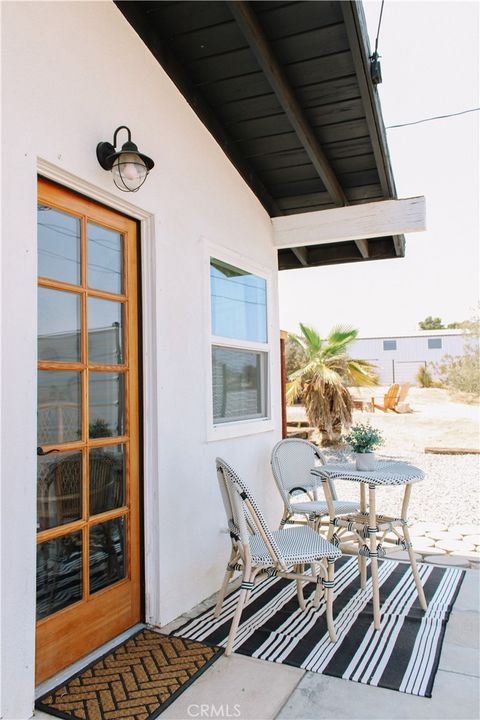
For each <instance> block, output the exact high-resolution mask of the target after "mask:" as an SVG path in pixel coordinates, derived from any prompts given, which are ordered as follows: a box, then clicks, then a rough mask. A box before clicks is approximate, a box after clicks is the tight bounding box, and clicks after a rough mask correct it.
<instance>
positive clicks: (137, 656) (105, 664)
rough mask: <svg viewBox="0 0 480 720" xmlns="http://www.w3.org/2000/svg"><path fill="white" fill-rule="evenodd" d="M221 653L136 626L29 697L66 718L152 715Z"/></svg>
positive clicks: (149, 718)
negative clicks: (63, 678) (135, 630)
mask: <svg viewBox="0 0 480 720" xmlns="http://www.w3.org/2000/svg"><path fill="white" fill-rule="evenodd" d="M222 654H223V649H222V648H218V647H212V646H211V645H210V646H207V645H203V643H201V642H196V641H194V640H185V639H183V638H179V637H171V636H166V635H161V634H160V633H157V632H154V631H153V630H140V632H138V633H136V634H135V635H133V636H132V637H130V638H128V640H126V641H125V642H123V643H122V644H121V645H118V647H116V648H115V649H114V650H111V651H110V652H108V653H106V654H105V655H104V656H103V657H102V658H100V659H99V660H95V662H93V663H91V664H90V665H88V666H87V667H86V668H85V669H84V670H82V671H80V672H79V673H77V674H75V675H74V676H73V677H71V678H70V679H69V680H67V681H66V682H64V683H62V684H61V685H59V686H58V687H56V688H55V689H54V690H52V691H51V692H48V693H46V694H45V695H43V696H42V697H41V698H40V699H39V700H37V702H36V703H35V705H36V707H37V708H38V709H39V710H43V711H45V712H47V713H50V715H55V716H56V717H61V718H66V720H77V719H78V720H153V718H156V717H158V716H159V715H160V713H162V712H163V710H165V708H166V707H168V705H170V703H172V702H173V701H174V700H175V699H176V698H177V697H178V696H179V695H180V694H181V693H182V692H183V691H184V690H186V688H187V687H188V686H189V685H191V683H192V682H193V681H194V680H196V679H197V677H199V676H200V675H201V674H202V673H203V672H204V671H205V670H206V669H207V668H208V667H209V666H210V665H211V664H212V663H214V662H215V661H216V660H218V658H219V657H220V656H221V655H222Z"/></svg>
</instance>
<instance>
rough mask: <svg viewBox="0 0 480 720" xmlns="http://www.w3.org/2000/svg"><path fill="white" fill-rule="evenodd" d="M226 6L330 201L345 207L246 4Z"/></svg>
mask: <svg viewBox="0 0 480 720" xmlns="http://www.w3.org/2000/svg"><path fill="white" fill-rule="evenodd" d="M227 5H228V7H229V8H230V11H231V13H232V15H233V17H234V19H235V21H236V23H237V25H238V27H239V29H240V31H241V32H242V34H243V36H244V37H245V40H246V41H247V43H248V45H249V47H250V49H251V50H252V52H253V54H254V55H255V58H256V60H257V62H258V63H259V65H260V67H261V69H262V71H263V72H264V74H265V77H266V78H267V80H268V82H269V84H270V86H271V88H272V90H273V91H274V93H275V95H276V97H277V99H278V101H279V103H280V105H281V106H282V108H283V110H284V111H285V113H286V115H287V117H288V119H289V120H290V122H291V124H292V126H293V129H294V130H295V132H296V134H297V137H298V139H299V140H300V142H301V144H302V146H303V147H304V149H305V151H306V152H307V154H308V156H309V158H310V160H311V162H312V163H313V165H314V167H315V170H316V171H317V173H318V175H319V177H320V178H321V180H322V182H323V184H324V185H325V188H326V190H327V191H328V193H329V195H330V197H331V198H332V200H333V201H334V202H335V203H337V204H338V205H346V204H348V200H347V198H346V195H345V193H344V191H343V189H342V187H341V185H340V183H339V181H338V178H337V176H336V175H335V172H334V171H333V168H332V167H331V165H330V163H329V161H328V160H327V157H326V155H325V153H324V152H323V150H322V148H321V146H320V143H319V141H318V139H317V137H316V135H315V133H314V132H313V129H312V128H311V126H310V123H309V122H308V120H307V118H306V116H305V113H304V112H303V110H302V108H301V106H300V103H299V102H298V100H297V98H296V97H295V94H294V92H293V90H292V87H291V85H290V83H289V82H288V80H287V77H286V75H285V73H284V72H283V70H282V68H281V66H280V64H279V62H278V61H277V59H276V58H275V56H274V54H273V52H272V49H271V47H270V44H269V42H268V40H267V38H266V36H265V33H264V32H263V29H262V27H261V26H260V23H259V22H258V20H257V17H256V15H255V13H254V12H253V10H252V9H251V7H250V3H247V2H244V1H243V0H240V1H233V2H232V1H229V0H227Z"/></svg>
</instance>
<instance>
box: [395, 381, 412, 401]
mask: <svg viewBox="0 0 480 720" xmlns="http://www.w3.org/2000/svg"><path fill="white" fill-rule="evenodd" d="M409 390H410V383H404V385H400V392H399V393H398V398H397V405H398V404H399V403H402V402H405V400H406V397H407V395H408V391H409Z"/></svg>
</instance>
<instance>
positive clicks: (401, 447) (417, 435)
mask: <svg viewBox="0 0 480 720" xmlns="http://www.w3.org/2000/svg"><path fill="white" fill-rule="evenodd" d="M385 391H386V388H378V389H376V392H375V396H376V397H377V398H379V399H380V398H382V396H383V393H384V392H385ZM371 395H372V393H371V392H370V391H369V390H367V389H366V388H362V390H361V392H358V391H356V392H355V396H362V397H365V398H366V399H370V397H371ZM377 402H378V400H377ZM407 404H408V405H410V407H411V409H412V410H413V412H411V413H405V414H402V415H397V414H396V413H393V412H388V413H384V412H382V411H381V410H377V409H376V410H375V412H374V413H372V412H360V411H355V413H354V421H355V422H365V421H367V419H368V420H369V422H370V423H371V424H372V425H375V426H376V427H378V428H379V429H380V430H382V432H383V433H384V435H385V438H386V441H387V442H386V444H385V446H384V448H382V452H386V453H392V454H393V453H397V452H404V451H405V450H407V449H408V450H409V451H410V452H424V450H425V448H426V447H442V448H479V447H480V405H478V404H476V405H467V404H466V403H461V402H454V401H453V400H452V399H451V398H450V395H449V394H448V391H447V390H439V389H436V388H415V387H414V388H410V391H409V393H408V397H407Z"/></svg>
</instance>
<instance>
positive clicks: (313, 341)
mask: <svg viewBox="0 0 480 720" xmlns="http://www.w3.org/2000/svg"><path fill="white" fill-rule="evenodd" d="M300 330H301V331H302V334H303V337H304V338H305V341H306V343H305V344H306V347H305V349H306V351H307V353H308V354H309V356H310V357H311V356H312V355H314V354H315V353H317V352H318V351H319V350H320V349H321V347H322V338H321V337H320V335H319V334H318V332H317V331H316V330H315V328H311V327H308V326H307V325H303V323H300Z"/></svg>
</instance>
